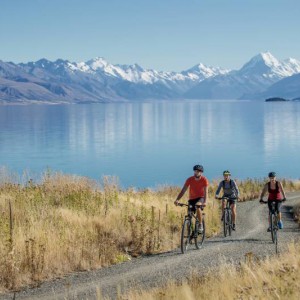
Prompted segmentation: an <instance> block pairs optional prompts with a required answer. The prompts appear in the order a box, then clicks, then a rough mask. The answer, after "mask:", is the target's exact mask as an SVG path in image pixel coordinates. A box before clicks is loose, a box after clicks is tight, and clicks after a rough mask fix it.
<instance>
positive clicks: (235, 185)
mask: <svg viewBox="0 0 300 300" xmlns="http://www.w3.org/2000/svg"><path fill="white" fill-rule="evenodd" d="M232 183H233V189H234V190H235V193H236V197H237V198H239V197H240V191H239V188H238V186H237V184H236V182H235V181H234V180H232Z"/></svg>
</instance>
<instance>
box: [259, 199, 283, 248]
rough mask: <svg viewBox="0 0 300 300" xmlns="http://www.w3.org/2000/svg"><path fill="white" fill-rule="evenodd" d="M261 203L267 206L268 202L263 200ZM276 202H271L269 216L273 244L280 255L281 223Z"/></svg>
mask: <svg viewBox="0 0 300 300" xmlns="http://www.w3.org/2000/svg"><path fill="white" fill-rule="evenodd" d="M260 202H261V203H265V204H267V203H268V201H264V200H261V201H260ZM275 205H276V202H275V201H272V202H271V210H269V216H270V227H271V237H272V242H273V243H274V244H275V251H276V253H278V229H279V228H278V222H279V216H278V214H277V211H276V209H275Z"/></svg>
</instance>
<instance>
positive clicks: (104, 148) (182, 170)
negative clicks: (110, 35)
mask: <svg viewBox="0 0 300 300" xmlns="http://www.w3.org/2000/svg"><path fill="white" fill-rule="evenodd" d="M299 150H300V103H262V102H237V101H231V102H230V101H226V102H220V101H186V102H185V101H182V102H142V103H112V104H95V105H69V106H64V105H61V106H46V105H45V106H44V105H43V106H35V105H30V106H0V166H6V167H8V168H9V169H10V170H13V171H16V172H19V173H22V171H24V170H30V171H31V172H32V173H33V174H39V173H40V172H42V171H44V170H45V169H46V168H50V169H51V170H59V171H63V172H65V173H72V174H78V175H84V176H89V177H92V178H95V179H100V178H101V177H102V176H103V175H116V176H118V177H119V179H120V183H121V185H122V186H124V187H127V186H136V187H146V186H151V187H153V186H156V185H157V184H165V183H167V184H179V185H181V184H183V182H184V180H185V179H186V177H188V176H190V175H192V171H191V170H192V166H193V165H194V164H196V163H201V164H203V165H204V168H205V175H206V176H207V177H208V178H209V179H215V178H219V177H220V174H221V173H222V171H223V170H224V169H230V170H231V172H232V173H233V177H235V178H246V177H264V176H265V175H266V174H267V173H268V172H269V171H270V170H275V171H277V172H278V173H279V174H280V176H286V177H290V178H299V177H300V170H299V166H300V158H299Z"/></svg>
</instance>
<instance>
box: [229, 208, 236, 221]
mask: <svg viewBox="0 0 300 300" xmlns="http://www.w3.org/2000/svg"><path fill="white" fill-rule="evenodd" d="M230 207H231V211H232V223H233V224H235V220H236V204H235V203H232V204H231V205H230Z"/></svg>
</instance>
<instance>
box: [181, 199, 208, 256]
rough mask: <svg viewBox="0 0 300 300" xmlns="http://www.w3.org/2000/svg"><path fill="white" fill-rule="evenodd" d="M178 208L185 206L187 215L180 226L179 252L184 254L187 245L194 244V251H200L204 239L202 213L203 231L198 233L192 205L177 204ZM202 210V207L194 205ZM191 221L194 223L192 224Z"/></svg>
mask: <svg viewBox="0 0 300 300" xmlns="http://www.w3.org/2000/svg"><path fill="white" fill-rule="evenodd" d="M178 206H187V208H188V209H187V215H186V216H185V217H184V221H183V224H182V231H181V243H180V245H181V252H182V254H184V253H186V252H187V250H188V247H189V245H191V244H192V243H193V240H194V242H195V246H196V249H200V248H201V246H202V245H203V243H204V239H205V220H204V218H205V213H203V212H202V228H203V230H202V231H201V232H199V226H200V223H199V221H198V218H197V216H196V215H195V212H194V211H193V205H190V204H184V203H178ZM195 207H196V208H197V207H200V208H201V210H203V205H196V206H195ZM193 219H195V222H194V224H193Z"/></svg>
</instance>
